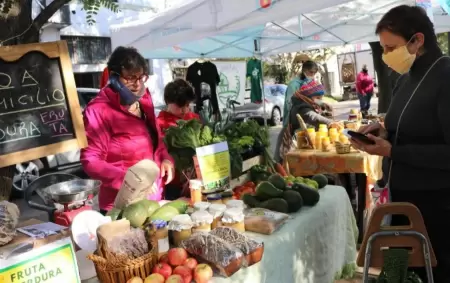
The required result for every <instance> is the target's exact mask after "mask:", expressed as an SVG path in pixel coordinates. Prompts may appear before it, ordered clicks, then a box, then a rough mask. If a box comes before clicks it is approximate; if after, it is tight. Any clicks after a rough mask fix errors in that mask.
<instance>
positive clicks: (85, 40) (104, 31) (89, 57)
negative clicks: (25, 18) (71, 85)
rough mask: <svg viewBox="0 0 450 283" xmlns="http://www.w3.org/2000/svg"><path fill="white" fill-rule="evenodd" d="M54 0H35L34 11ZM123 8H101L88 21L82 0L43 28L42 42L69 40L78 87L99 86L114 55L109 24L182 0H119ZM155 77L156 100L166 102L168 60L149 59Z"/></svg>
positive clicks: (140, 16) (152, 81)
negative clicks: (103, 73)
mask: <svg viewBox="0 0 450 283" xmlns="http://www.w3.org/2000/svg"><path fill="white" fill-rule="evenodd" d="M52 1H53V0H35V1H34V3H33V6H34V7H33V15H34V16H36V15H38V14H39V12H40V11H41V10H42V9H44V8H45V7H46V5H48V4H49V3H51V2H52ZM115 1H116V2H117V3H118V5H119V9H120V11H119V12H118V13H114V12H112V11H110V10H108V9H105V8H101V9H100V10H99V12H98V14H97V15H96V18H95V21H96V23H95V24H94V25H89V24H87V22H86V13H85V11H84V10H83V9H82V8H83V5H82V4H81V3H80V2H77V1H74V2H71V3H70V4H67V5H65V6H63V7H62V8H61V9H60V10H59V11H58V12H57V13H55V15H54V16H53V17H52V18H51V19H50V20H49V22H48V23H47V24H46V25H45V26H44V27H43V29H42V31H41V37H40V40H41V42H48V41H56V40H66V41H67V44H68V47H69V52H70V56H71V59H72V66H73V71H74V76H75V82H76V85H77V87H83V88H98V87H99V83H100V77H101V74H102V71H103V69H104V68H105V67H106V63H107V60H108V58H109V56H110V55H111V52H112V48H111V39H110V29H109V27H110V26H111V25H114V24H120V23H125V22H130V21H133V20H139V19H146V18H150V17H153V16H154V15H155V14H156V13H158V12H159V11H162V10H164V9H168V8H170V7H171V6H173V5H176V4H177V3H178V2H180V1H179V0H115ZM149 67H150V70H151V73H150V75H151V79H150V80H149V82H148V84H149V88H150V90H151V91H152V90H153V91H152V92H153V93H154V94H155V95H154V96H155V97H154V100H156V101H155V103H156V104H159V103H162V96H161V93H162V92H161V91H162V89H163V87H164V85H165V83H167V81H168V80H170V79H171V71H170V68H169V65H168V63H167V61H166V60H149Z"/></svg>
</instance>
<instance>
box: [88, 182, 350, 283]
mask: <svg viewBox="0 0 450 283" xmlns="http://www.w3.org/2000/svg"><path fill="white" fill-rule="evenodd" d="M320 195H321V201H320V203H319V204H317V205H316V206H315V207H312V208H304V209H303V210H302V211H301V212H298V213H295V214H292V215H291V217H290V219H289V220H288V221H287V222H286V223H285V224H284V225H283V226H282V227H281V228H280V230H279V231H277V232H276V233H274V234H272V235H261V234H257V233H247V234H248V235H249V236H250V237H253V238H255V239H257V240H260V241H263V242H264V256H263V258H262V261H261V262H260V263H258V264H255V265H253V266H251V267H248V268H242V269H241V270H239V271H238V272H236V273H235V274H234V275H232V276H231V277H229V278H224V277H221V276H215V277H214V278H213V280H212V281H211V282H214V283H222V282H223V283H225V282H233V283H245V282H292V283H294V282H299V283H300V282H306V281H307V280H309V281H311V282H332V280H333V279H334V278H340V277H351V276H352V274H353V272H354V270H355V265H354V261H355V258H356V246H355V241H356V237H357V233H358V231H357V228H356V223H355V221H354V218H353V211H352V208H351V205H350V202H349V201H348V198H347V195H346V192H345V190H344V189H343V188H342V187H336V186H328V187H326V188H324V189H323V190H322V191H321V193H320ZM324 243H327V244H326V245H324ZM293 251H295V252H293ZM287 255H288V256H287ZM85 283H99V281H98V279H96V278H94V279H91V280H87V281H85Z"/></svg>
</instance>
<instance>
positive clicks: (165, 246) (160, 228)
mask: <svg viewBox="0 0 450 283" xmlns="http://www.w3.org/2000/svg"><path fill="white" fill-rule="evenodd" d="M152 224H153V225H154V226H155V228H156V232H155V238H156V240H157V241H158V258H161V257H162V256H163V255H165V254H167V253H168V252H169V248H170V245H169V230H168V229H167V222H166V221H163V220H155V221H152Z"/></svg>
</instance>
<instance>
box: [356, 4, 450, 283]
mask: <svg viewBox="0 0 450 283" xmlns="http://www.w3.org/2000/svg"><path fill="white" fill-rule="evenodd" d="M376 33H377V34H378V35H379V37H380V44H381V47H382V48H383V50H384V53H383V61H384V62H385V63H386V64H387V65H388V66H389V67H390V68H391V69H392V70H394V71H395V72H397V73H399V74H400V75H401V76H400V77H399V79H398V80H397V83H396V86H395V87H394V90H393V98H392V101H391V105H390V108H389V110H388V112H387V114H386V118H385V123H384V127H383V126H382V125H380V124H373V125H370V126H367V127H366V128H363V129H361V132H362V133H365V134H367V133H369V135H368V136H369V138H371V139H372V140H373V141H374V142H375V144H374V145H366V144H362V143H359V142H357V141H354V140H353V141H352V143H353V145H354V146H355V147H357V148H359V149H361V150H363V151H366V152H368V153H370V154H373V155H379V156H383V157H384V159H383V178H384V179H385V181H386V183H387V184H388V187H389V189H390V193H391V197H392V201H393V202H409V203H413V204H414V205H416V206H417V207H418V208H419V209H420V211H421V213H422V216H423V218H424V221H425V226H426V228H427V231H428V235H429V237H430V241H431V244H432V246H433V249H434V252H435V254H436V257H437V262H438V264H437V267H436V268H435V269H434V279H435V282H437V283H448V282H450V240H449V239H450V230H446V228H447V227H445V226H446V225H447V221H448V219H450V182H449V178H448V176H450V79H449V78H450V58H448V57H446V56H443V55H442V52H441V50H440V48H439V46H438V42H437V38H436V34H435V31H434V27H433V23H432V22H431V20H430V19H429V18H428V16H427V15H426V13H425V11H424V10H423V9H422V8H420V7H416V6H406V5H402V6H398V7H395V8H393V9H391V10H390V11H389V12H387V13H386V14H385V15H384V16H383V17H382V19H381V20H380V22H379V23H378V25H377V28H376ZM405 220H406V219H405V218H404V217H400V216H397V215H393V217H392V225H404V224H407V223H405ZM447 231H448V232H447ZM419 275H420V276H421V277H422V279H423V280H424V282H427V280H426V275H425V273H424V270H423V269H422V270H419Z"/></svg>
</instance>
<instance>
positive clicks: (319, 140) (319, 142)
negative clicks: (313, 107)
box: [315, 132, 323, 150]
mask: <svg viewBox="0 0 450 283" xmlns="http://www.w3.org/2000/svg"><path fill="white" fill-rule="evenodd" d="M322 139H323V135H322V133H320V132H319V133H317V134H316V141H315V145H316V149H317V150H321V149H322Z"/></svg>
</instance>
